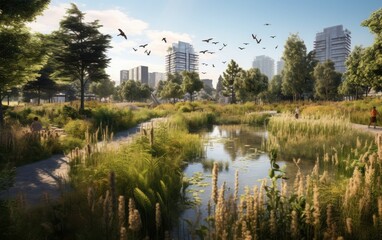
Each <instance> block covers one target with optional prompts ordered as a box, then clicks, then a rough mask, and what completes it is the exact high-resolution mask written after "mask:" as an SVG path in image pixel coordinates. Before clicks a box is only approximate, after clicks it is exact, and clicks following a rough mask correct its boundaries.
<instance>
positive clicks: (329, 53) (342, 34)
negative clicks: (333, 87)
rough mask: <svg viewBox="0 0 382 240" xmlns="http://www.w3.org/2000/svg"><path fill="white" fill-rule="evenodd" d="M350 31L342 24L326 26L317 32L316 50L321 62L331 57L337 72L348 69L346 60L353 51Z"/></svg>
mask: <svg viewBox="0 0 382 240" xmlns="http://www.w3.org/2000/svg"><path fill="white" fill-rule="evenodd" d="M350 47H351V37H350V31H349V30H347V29H344V28H343V26H342V25H338V26H333V27H328V28H324V31H323V32H319V33H317V34H316V40H315V41H314V50H315V51H316V58H317V60H318V61H320V62H325V61H326V60H328V59H330V60H331V61H332V62H334V66H335V69H336V71H337V72H340V73H344V72H345V71H346V66H345V61H346V58H347V57H348V56H349V54H350V52H351V49H350Z"/></svg>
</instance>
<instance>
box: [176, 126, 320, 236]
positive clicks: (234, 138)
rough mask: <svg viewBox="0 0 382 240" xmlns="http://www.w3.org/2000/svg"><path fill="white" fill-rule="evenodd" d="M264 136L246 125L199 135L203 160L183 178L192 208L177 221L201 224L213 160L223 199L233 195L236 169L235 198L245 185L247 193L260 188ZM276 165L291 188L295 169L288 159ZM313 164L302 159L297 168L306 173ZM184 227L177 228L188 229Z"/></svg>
mask: <svg viewBox="0 0 382 240" xmlns="http://www.w3.org/2000/svg"><path fill="white" fill-rule="evenodd" d="M267 137H268V132H267V131H266V129H264V128H255V127H250V126H246V125H233V126H214V127H213V129H212V131H210V132H205V133H203V139H204V148H205V160H203V161H202V162H195V163H190V164H189V165H188V166H187V167H186V168H185V170H184V175H185V176H186V177H187V178H188V179H189V181H190V182H191V183H192V184H191V185H190V186H189V187H188V188H187V190H186V197H187V198H188V199H189V200H190V201H191V202H193V203H195V205H194V206H193V207H190V208H188V209H186V210H185V211H183V213H182V215H181V221H183V222H185V221H184V220H185V219H186V220H187V221H189V222H192V223H193V224H196V225H198V224H203V223H204V219H205V218H206V217H207V204H208V201H209V200H210V199H211V188H212V187H211V177H212V175H211V172H212V162H213V161H215V162H218V163H219V162H220V163H221V165H222V169H221V170H220V171H219V176H218V187H219V188H220V186H221V185H222V184H223V182H225V183H226V187H227V191H226V196H228V195H227V194H233V192H234V188H235V187H234V186H235V172H236V170H238V172H239V195H240V194H243V193H244V188H245V186H248V187H249V188H250V189H251V190H252V189H253V187H254V186H255V185H258V186H260V184H261V180H262V179H264V178H268V170H269V168H270V161H269V157H268V154H267V153H266V152H263V151H261V145H262V142H263V141H265V140H266V139H267ZM279 154H280V153H279ZM203 162H204V163H205V164H203ZM277 163H278V164H279V165H280V167H281V168H282V169H284V170H285V171H286V175H287V177H289V178H290V179H289V180H288V185H289V186H291V185H292V184H293V177H294V176H295V174H296V172H297V166H296V165H295V164H294V163H293V161H292V159H283V160H279V161H278V162H277ZM313 165H314V161H313V160H305V161H302V164H301V165H300V168H301V169H302V171H303V172H306V173H307V172H310V171H311V170H312V168H313ZM183 224H185V223H183ZM188 224H189V223H188ZM188 224H185V225H186V226H183V227H181V228H182V229H187V228H189V226H187V225H188ZM181 225H182V223H181ZM181 232H182V233H181V234H180V235H183V236H184V234H186V235H187V233H185V232H184V231H181Z"/></svg>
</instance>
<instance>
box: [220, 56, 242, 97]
mask: <svg viewBox="0 0 382 240" xmlns="http://www.w3.org/2000/svg"><path fill="white" fill-rule="evenodd" d="M241 71H242V69H241V68H240V67H239V65H238V64H237V63H236V62H235V61H234V60H233V59H232V60H231V62H230V63H229V64H228V66H227V70H226V71H225V72H224V73H223V89H222V92H223V95H224V96H226V97H230V98H231V103H234V104H235V103H236V90H237V86H238V81H239V79H240V78H239V75H240V72H241Z"/></svg>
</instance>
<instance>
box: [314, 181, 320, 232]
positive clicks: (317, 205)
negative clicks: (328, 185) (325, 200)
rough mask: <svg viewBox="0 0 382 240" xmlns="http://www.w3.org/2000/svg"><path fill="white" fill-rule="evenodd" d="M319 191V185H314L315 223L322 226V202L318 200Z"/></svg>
mask: <svg viewBox="0 0 382 240" xmlns="http://www.w3.org/2000/svg"><path fill="white" fill-rule="evenodd" d="M318 197H319V192H318V187H317V185H314V187H313V208H314V210H313V224H314V225H315V226H316V227H319V226H320V216H321V214H320V202H319V200H318Z"/></svg>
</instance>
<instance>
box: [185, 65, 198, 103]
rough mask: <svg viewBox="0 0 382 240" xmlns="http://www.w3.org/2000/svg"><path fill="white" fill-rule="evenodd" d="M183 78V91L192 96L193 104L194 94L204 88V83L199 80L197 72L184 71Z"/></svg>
mask: <svg viewBox="0 0 382 240" xmlns="http://www.w3.org/2000/svg"><path fill="white" fill-rule="evenodd" d="M182 76H183V81H182V85H181V86H182V90H183V92H184V93H188V94H189V95H190V101H191V102H192V100H193V94H194V92H198V91H200V89H202V88H203V82H202V81H201V80H200V79H199V74H198V73H197V72H188V71H183V72H182Z"/></svg>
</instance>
